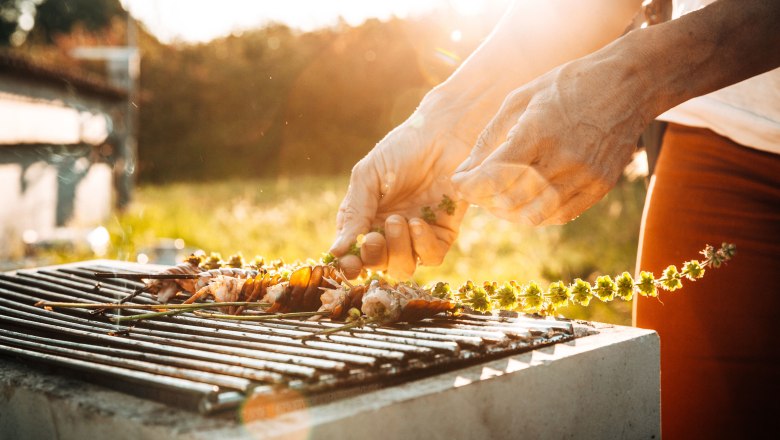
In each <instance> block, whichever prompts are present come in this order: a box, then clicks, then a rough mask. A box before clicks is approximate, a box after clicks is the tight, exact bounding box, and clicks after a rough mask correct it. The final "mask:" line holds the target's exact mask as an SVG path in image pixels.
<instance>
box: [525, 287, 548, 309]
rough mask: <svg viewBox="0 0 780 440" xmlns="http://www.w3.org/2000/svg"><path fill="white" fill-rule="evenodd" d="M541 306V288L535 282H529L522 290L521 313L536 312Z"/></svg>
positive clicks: (542, 302) (542, 300)
mask: <svg viewBox="0 0 780 440" xmlns="http://www.w3.org/2000/svg"><path fill="white" fill-rule="evenodd" d="M543 304H544V298H543V297H542V289H541V287H539V285H538V284H536V282H535V281H531V282H530V283H528V285H527V286H525V288H524V289H523V311H527V312H536V311H538V310H539V309H541V308H542V305H543Z"/></svg>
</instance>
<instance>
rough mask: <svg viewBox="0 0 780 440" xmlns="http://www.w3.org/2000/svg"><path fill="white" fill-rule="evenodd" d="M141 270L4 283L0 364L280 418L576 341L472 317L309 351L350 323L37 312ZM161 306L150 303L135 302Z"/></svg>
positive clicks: (568, 329)
mask: <svg viewBox="0 0 780 440" xmlns="http://www.w3.org/2000/svg"><path fill="white" fill-rule="evenodd" d="M141 268H142V267H141V266H140V265H132V264H130V263H119V262H116V263H115V264H114V263H112V262H106V261H100V262H85V263H81V264H76V265H67V266H58V267H52V268H42V269H36V270H26V271H19V272H16V273H14V274H0V356H7V357H12V358H21V359H23V360H24V361H25V362H28V363H32V364H36V365H48V366H54V367H58V368H64V369H66V370H67V371H68V372H69V373H70V374H74V375H76V376H78V377H80V378H83V379H85V380H88V381H90V382H94V383H98V384H101V385H106V386H109V387H111V388H113V389H117V390H121V391H125V392H128V393H131V394H134V395H139V396H141V397H145V398H150V399H154V400H158V401H161V402H164V403H167V404H172V405H176V406H179V407H182V408H185V409H189V410H196V411H200V412H201V413H213V412H217V411H220V410H225V409H230V408H234V407H236V406H238V405H240V404H241V403H242V402H243V401H244V400H246V399H247V398H248V397H250V396H251V397H252V398H264V397H268V398H269V400H273V401H274V402H277V404H278V406H279V408H282V407H287V408H292V407H294V406H295V405H294V401H295V399H303V398H305V399H306V400H307V401H308V402H309V403H310V404H311V403H316V402H317V401H318V399H319V401H324V400H331V399H334V398H338V397H340V396H345V395H349V394H350V393H357V392H361V390H365V389H366V388H367V387H368V388H379V387H383V386H391V385H393V384H394V383H399V382H400V381H406V380H411V379H413V378H416V377H422V376H425V375H432V374H436V373H439V372H442V371H445V370H450V369H454V368H459V367H463V366H466V365H471V364H474V363H477V362H483V361H486V360H489V359H493V358H496V357H500V356H506V355H509V354H515V353H519V352H523V351H529V350H531V349H534V348H537V347H540V346H543V345H550V344H554V343H558V342H562V341H567V340H570V339H573V338H574V337H575V331H574V326H573V325H572V323H570V322H568V321H559V320H550V319H537V318H533V317H528V316H519V317H511V318H497V317H492V316H478V315H463V316H461V317H458V318H456V319H452V318H446V317H442V318H435V319H428V320H425V321H422V322H418V323H414V324H399V325H393V326H382V327H365V328H359V329H351V330H349V331H343V332H339V333H334V334H331V335H328V336H318V337H317V338H316V339H311V340H305V341H302V340H299V339H294V337H295V336H299V335H303V334H307V333H311V332H313V331H318V330H322V329H325V328H328V327H335V326H338V325H340V324H339V323H331V322H328V321H321V322H307V321H299V320H289V319H288V320H284V319H278V320H272V321H263V322H240V323H235V322H228V321H224V320H223V321H219V320H214V319H208V318H200V317H196V316H195V315H192V314H182V315H176V316H171V317H165V318H161V319H155V320H146V321H141V322H139V323H137V324H135V325H132V326H127V325H117V324H114V323H111V322H110V321H109V320H108V318H109V317H111V316H115V315H114V314H112V313H106V314H105V315H95V314H92V313H90V311H88V310H86V309H67V310H66V309H57V310H55V311H50V310H44V309H41V308H39V307H35V306H34V304H35V303H36V302H38V301H41V300H46V301H62V302H79V301H81V302H110V301H116V300H117V299H120V298H123V297H125V296H126V295H127V294H128V293H130V292H131V291H133V290H134V289H135V288H137V287H139V286H140V284H139V283H137V282H134V281H128V280H119V279H109V280H105V279H102V280H100V281H99V282H98V280H97V279H96V278H95V276H94V273H95V272H105V271H116V270H122V271H133V270H136V271H140V270H141ZM154 302H155V301H154V300H153V299H152V298H151V297H150V296H148V295H147V296H144V295H140V296H138V297H136V298H135V299H134V304H152V303H154ZM115 312H116V313H117V314H118V313H119V312H120V311H115ZM121 313H122V314H125V315H127V314H134V313H141V311H140V310H132V309H131V310H125V311H122V312H121ZM278 412H281V410H279V409H276V410H273V411H270V414H276V413H278Z"/></svg>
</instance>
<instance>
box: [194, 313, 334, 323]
mask: <svg viewBox="0 0 780 440" xmlns="http://www.w3.org/2000/svg"><path fill="white" fill-rule="evenodd" d="M193 313H195V315H197V316H201V317H204V318H215V319H232V320H235V321H267V320H269V319H286V318H304V317H308V316H318V315H322V316H327V315H330V313H331V312H330V311H328V310H326V311H323V312H291V313H268V314H266V315H224V314H221V313H210V312H203V311H200V310H196V311H195V312H193Z"/></svg>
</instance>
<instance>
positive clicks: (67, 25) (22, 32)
mask: <svg viewBox="0 0 780 440" xmlns="http://www.w3.org/2000/svg"><path fill="white" fill-rule="evenodd" d="M124 16H126V12H125V10H124V9H122V5H121V4H120V3H119V0H0V46H6V45H9V44H12V43H13V44H15V45H18V44H21V42H23V41H24V39H26V38H27V35H28V33H32V34H33V35H34V36H35V37H36V39H39V40H40V41H43V42H46V43H52V42H53V41H54V37H55V36H57V35H58V34H67V33H68V32H70V31H71V30H72V29H73V28H74V27H75V26H77V25H81V26H84V27H85V28H87V29H89V30H92V31H94V30H98V29H102V28H105V27H106V26H107V25H108V24H109V23H110V22H111V19H112V18H114V17H124ZM29 23H32V28H31V29H27V27H28V26H31V25H30V24H29ZM15 33H16V34H17V36H18V38H16V41H14V38H13V37H12V36H13V35H14V34H15Z"/></svg>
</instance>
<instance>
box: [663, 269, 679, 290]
mask: <svg viewBox="0 0 780 440" xmlns="http://www.w3.org/2000/svg"><path fill="white" fill-rule="evenodd" d="M681 277H682V275H680V272H678V271H677V266H675V265H671V266H669V267H667V268H666V269H665V270H664V278H663V279H662V280H661V287H663V288H664V289H666V290H668V291H670V292H671V291H674V290H677V289H679V288H680V287H682V281H680V278H681Z"/></svg>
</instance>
